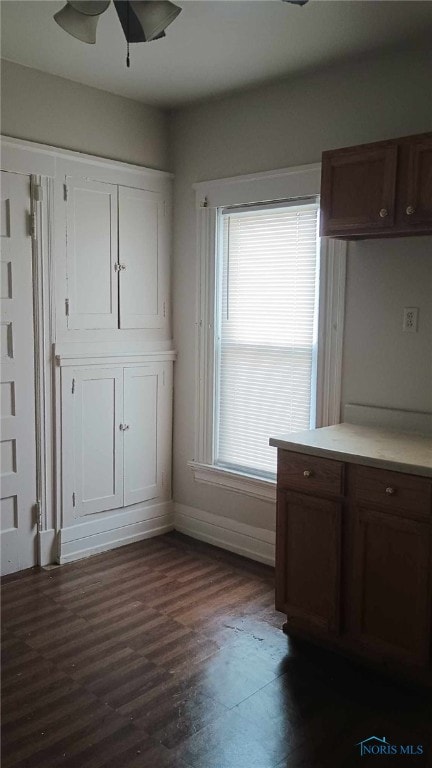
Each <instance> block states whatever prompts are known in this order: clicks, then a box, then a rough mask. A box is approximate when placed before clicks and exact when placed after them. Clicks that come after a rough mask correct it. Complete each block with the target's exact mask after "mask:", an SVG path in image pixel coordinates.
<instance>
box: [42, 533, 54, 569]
mask: <svg viewBox="0 0 432 768" xmlns="http://www.w3.org/2000/svg"><path fill="white" fill-rule="evenodd" d="M56 560H57V536H56V531H55V529H54V528H49V529H48V530H47V531H39V565H50V564H51V563H55V561H56Z"/></svg>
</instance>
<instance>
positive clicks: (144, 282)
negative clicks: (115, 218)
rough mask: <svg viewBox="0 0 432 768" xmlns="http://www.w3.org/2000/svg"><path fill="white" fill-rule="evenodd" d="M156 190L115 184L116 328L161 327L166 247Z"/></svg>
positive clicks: (160, 206)
mask: <svg viewBox="0 0 432 768" xmlns="http://www.w3.org/2000/svg"><path fill="white" fill-rule="evenodd" d="M163 228H164V201H163V198H162V195H161V194H160V193H158V192H148V191H145V190H142V189H130V188H129V187H120V188H119V260H120V264H121V265H122V267H123V268H122V269H121V273H120V328H163V327H164V326H165V315H166V308H165V303H166V297H165V293H166V282H167V260H168V254H167V247H166V242H165V241H166V238H165V237H164V233H163Z"/></svg>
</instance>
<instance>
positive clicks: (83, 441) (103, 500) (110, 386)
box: [66, 368, 123, 517]
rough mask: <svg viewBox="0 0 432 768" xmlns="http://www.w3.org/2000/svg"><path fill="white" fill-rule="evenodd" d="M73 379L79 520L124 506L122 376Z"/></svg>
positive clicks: (94, 373) (99, 373) (98, 373)
mask: <svg viewBox="0 0 432 768" xmlns="http://www.w3.org/2000/svg"><path fill="white" fill-rule="evenodd" d="M74 376H75V384H74V386H73V389H74V393H73V394H71V397H72V402H73V409H74V419H73V432H74V447H75V451H74V453H75V485H76V487H75V489H74V490H73V493H74V494H75V516H78V517H80V516H82V515H91V514H94V513H96V512H102V511H105V510H108V509H115V508H117V507H121V506H123V478H122V473H123V432H122V430H121V424H122V413H123V386H122V385H123V380H122V379H123V376H122V369H119V368H113V369H103V370H97V369H96V370H89V369H85V370H80V371H76V372H75V374H74ZM71 389H72V387H71ZM66 471H67V470H66Z"/></svg>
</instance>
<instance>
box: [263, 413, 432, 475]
mask: <svg viewBox="0 0 432 768" xmlns="http://www.w3.org/2000/svg"><path fill="white" fill-rule="evenodd" d="M270 445H273V446H275V447H277V448H285V449H286V450H288V451H294V452H296V453H306V454H309V455H310V456H323V457H326V458H329V459H339V460H340V461H347V462H350V463H355V464H364V465H366V466H370V467H381V468H382V469H390V470H395V471H398V472H407V473H408V474H412V475H423V476H425V477H432V437H431V436H430V435H420V434H417V433H413V432H395V431H392V430H389V429H381V428H380V427H362V426H358V425H356V424H348V423H344V424H336V425H335V426H333V427H322V428H321V429H309V430H307V431H306V432H293V433H292V434H288V435H280V436H278V437H272V438H270Z"/></svg>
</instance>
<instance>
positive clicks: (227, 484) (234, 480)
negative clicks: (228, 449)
mask: <svg viewBox="0 0 432 768" xmlns="http://www.w3.org/2000/svg"><path fill="white" fill-rule="evenodd" d="M188 466H189V467H190V468H191V469H192V472H193V475H194V478H195V480H196V481H197V482H198V483H206V484H207V485H215V486H219V488H225V489H226V490H229V491H234V492H235V493H243V494H245V495H246V496H254V497H255V498H256V499H262V500H263V501H271V502H275V501H276V480H263V479H262V478H260V477H254V476H253V475H246V474H243V473H242V472H235V471H233V470H228V469H222V467H215V466H213V465H212V464H200V463H199V462H196V461H189V462H188Z"/></svg>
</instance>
